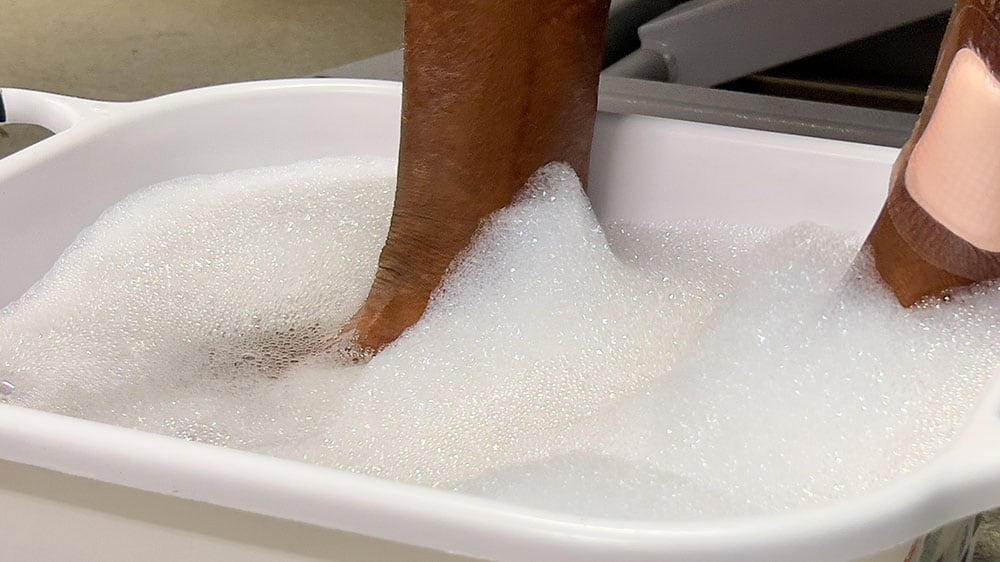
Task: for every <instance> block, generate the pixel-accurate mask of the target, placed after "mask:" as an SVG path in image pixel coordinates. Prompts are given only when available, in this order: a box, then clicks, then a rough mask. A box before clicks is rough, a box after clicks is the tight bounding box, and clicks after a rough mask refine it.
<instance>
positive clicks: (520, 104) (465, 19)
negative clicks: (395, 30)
mask: <svg viewBox="0 0 1000 562" xmlns="http://www.w3.org/2000/svg"><path fill="white" fill-rule="evenodd" d="M608 8H609V0H547V1H545V2H524V1H523V0H490V1H488V2H478V1H456V0H408V1H407V13H406V50H405V65H404V80H403V121H402V136H401V140H400V154H399V156H400V162H399V172H398V176H397V188H396V201H395V206H394V208H393V214H392V222H391V224H390V228H389V235H388V238H387V240H386V243H385V247H384V248H383V249H382V254H381V256H380V257H379V267H378V273H377V275H376V277H375V281H374V283H373V285H372V287H371V291H370V292H369V295H368V299H367V301H366V302H365V304H364V305H363V306H362V308H361V309H360V310H359V311H358V312H357V313H356V314H355V315H354V317H353V318H352V319H351V321H350V322H349V323H348V324H347V325H346V326H345V327H344V329H343V330H342V332H341V338H340V344H339V345H340V346H341V347H342V349H341V351H342V352H345V353H347V354H348V355H351V356H354V357H357V358H364V357H367V356H369V355H370V354H372V353H375V352H378V351H379V350H381V349H382V348H383V347H385V346H386V345H388V344H389V343H391V342H392V341H394V340H395V339H396V338H397V337H398V336H399V335H400V334H401V333H403V331H405V330H406V329H407V328H408V327H410V326H411V325H412V324H413V323H415V322H416V321H417V320H419V319H420V317H421V316H422V315H423V312H424V309H425V308H426V306H427V302H428V300H429V299H430V296H431V294H432V293H433V292H434V290H435V289H436V288H437V287H438V285H439V284H440V282H441V279H442V277H443V276H444V274H445V272H446V270H447V269H448V266H449V265H450V264H451V262H452V261H453V260H454V259H455V257H456V256H457V255H458V254H459V253H461V252H462V251H463V250H464V249H465V248H466V247H467V246H468V245H469V243H470V241H471V240H472V238H473V235H474V234H475V232H476V230H477V229H478V228H479V225H480V222H481V221H482V220H483V219H484V218H486V217H487V216H489V215H490V214H492V213H493V212H494V211H497V210H498V209H501V208H503V207H505V206H507V205H509V204H510V203H511V201H512V200H513V199H514V196H515V195H516V194H517V192H518V191H520V190H521V189H522V187H523V186H524V185H525V182H526V181H527V180H528V178H529V177H530V176H531V175H532V174H533V173H534V172H535V171H536V170H537V169H538V168H540V167H541V166H543V165H545V164H547V163H549V162H552V161H563V162H567V163H569V164H570V165H571V166H573V168H574V169H575V170H576V171H577V173H578V174H579V175H580V176H581V178H582V179H585V177H586V174H587V168H588V166H589V163H590V145H591V140H592V137H593V128H594V119H595V116H596V112H597V84H598V76H599V74H600V69H601V62H602V59H603V55H604V31H605V26H606V22H607V16H608Z"/></svg>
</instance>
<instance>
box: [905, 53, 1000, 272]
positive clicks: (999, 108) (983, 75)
mask: <svg viewBox="0 0 1000 562" xmlns="http://www.w3.org/2000/svg"><path fill="white" fill-rule="evenodd" d="M906 187H907V190H908V191H909V192H910V196H911V197H912V198H913V200H914V201H916V202H917V203H919V204H920V206H921V207H923V208H924V210H925V211H926V212H927V213H928V214H929V215H930V216H932V217H933V218H934V219H935V220H936V221H938V222H940V223H941V224H942V225H944V226H945V227H947V228H948V229H949V230H951V231H952V232H954V233H955V234H957V235H958V236H961V237H962V238H964V239H965V240H966V241H968V242H969V243H971V244H973V245H974V246H976V247H978V248H980V249H983V250H987V251H991V252H996V251H1000V82H998V81H997V79H996V77H994V76H993V73H992V72H991V71H990V69H989V68H988V67H987V66H986V63H985V62H983V60H982V59H981V58H980V57H979V56H978V55H977V54H976V53H975V52H973V51H972V50H971V49H968V48H966V49H962V50H960V51H959V52H958V53H957V54H956V55H955V59H954V60H953V62H952V64H951V67H950V68H949V70H948V76H947V78H946V79H945V84H944V88H943V89H942V91H941V97H940V99H939V100H938V103H937V107H936V108H935V110H934V114H933V116H932V117H931V120H930V123H929V124H928V125H927V129H926V130H925V131H924V134H923V136H922V137H921V138H920V140H919V141H918V142H917V145H916V147H915V148H914V150H913V154H912V155H911V156H910V161H909V164H908V165H907V168H906Z"/></svg>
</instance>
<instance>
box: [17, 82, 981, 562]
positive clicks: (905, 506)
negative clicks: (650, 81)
mask: <svg viewBox="0 0 1000 562" xmlns="http://www.w3.org/2000/svg"><path fill="white" fill-rule="evenodd" d="M0 95H2V98H3V103H4V107H5V109H6V113H7V117H8V120H9V121H21V122H31V123H36V124H41V125H43V126H46V127H48V128H50V129H52V130H54V131H56V132H57V134H56V135H54V136H53V137H51V138H49V139H47V140H44V141H42V142H41V143H39V144H37V145H34V146H32V147H30V148H28V149H25V150H23V151H22V152H19V153H16V154H13V155H11V156H9V157H7V158H5V159H3V160H0V306H3V305H4V304H6V303H8V302H10V301H12V300H14V299H15V298H17V297H18V296H19V295H20V294H21V293H22V292H23V291H24V290H25V289H27V288H28V287H29V286H30V285H31V284H32V283H33V282H34V281H36V280H37V279H39V278H40V277H41V276H42V275H43V274H44V273H45V272H46V271H47V270H48V268H49V267H50V266H51V265H52V263H53V262H54V260H55V259H56V258H57V257H58V256H59V254H60V253H61V252H62V250H63V249H64V248H65V247H66V246H67V245H68V244H69V243H70V242H71V241H72V240H73V239H74V237H75V236H76V234H77V233H78V232H79V231H80V230H81V229H82V228H84V227H85V226H87V225H88V224H90V223H92V222H93V221H94V220H95V219H96V218H97V217H98V215H99V214H100V213H101V211H102V210H104V209H105V208H107V207H108V206H110V205H112V204H114V203H115V202H116V201H118V200H120V199H121V198H122V197H123V196H125V195H126V194H128V193H129V192H131V191H133V190H135V189H138V188H141V187H143V186H146V185H149V184H152V183H155V182H158V181H161V180H165V179H168V178H173V177H177V176H181V175H187V174H193V173H209V172H221V171H227V170H233V169H238V168H249V167H258V166H263V165H271V164H281V163H290V162H294V161H298V160H303V159H308V158H318V157H321V156H325V155H330V154H374V155H382V156H393V155H394V154H395V151H396V145H397V142H398V119H399V106H400V87H399V85H398V84H396V83H388V82H372V81H359V80H325V79H309V80H287V81H271V82H258V83H247V84H237V85H228V86H221V87H214V88H207V89H201V90H193V91H188V92H182V93H178V94H173V95H169V96H165V97H161V98H155V99H151V100H147V101H142V102H135V103H122V104H117V103H103V102H92V101H86V100H78V99H73V98H65V97H60V96H55V95H51V94H43V93H39V92H29V91H23V90H12V89H5V90H3V91H2V93H0ZM895 155H896V151H895V150H893V149H889V148H884V147H875V146H867V145H857V144H851V143H845V142H838V141H828V140H820V139H812V138H802V137H795V136H790V135H782V134H776V133H766V132H759V131H749V130H742V129H733V128H727V127H720V126H713V125H704V124H694V123H687V122H680V121H672V120H667V119H658V118H649V117H642V116H627V115H601V116H600V118H599V121H598V126H597V132H596V140H595V144H594V159H593V168H592V170H591V176H590V177H591V187H590V193H591V197H592V199H593V200H594V204H595V208H596V209H597V211H598V212H599V214H600V215H601V216H602V218H604V219H631V220H640V221H671V220H677V219H690V218H709V217H711V218H716V219H719V218H722V219H725V220H729V221H732V222H737V223H743V224H752V225H769V226H785V225H791V224H794V223H797V222H800V221H803V220H811V221H814V222H817V223H820V224H825V225H829V226H833V227H837V228H841V229H852V230H855V231H857V232H859V233H864V232H867V230H868V229H869V227H870V225H871V223H872V222H873V220H874V218H875V216H876V214H877V212H878V209H879V207H880V205H881V203H882V200H883V198H884V195H885V191H886V186H887V185H888V174H889V169H890V166H891V163H892V161H893V159H894V157H895ZM970 400H975V401H976V402H977V403H978V404H980V407H979V409H978V410H977V411H976V412H975V414H974V415H973V416H972V417H971V418H970V422H969V424H968V426H967V427H966V428H965V430H964V431H963V432H961V434H960V435H959V436H958V437H957V438H956V440H955V441H954V443H953V444H952V445H951V446H950V448H949V450H947V451H945V452H944V454H942V455H940V456H939V457H938V458H936V459H935V460H934V461H932V462H930V463H929V464H928V465H927V466H926V467H924V468H923V469H921V470H919V471H917V472H915V473H913V474H911V475H909V476H907V477H905V478H903V479H901V480H899V481H898V482H895V483H893V484H892V485H890V486H888V487H886V488H884V489H882V490H880V491H878V492H876V493H872V494H871V495H868V496H865V497H858V498H853V499H849V500H846V501H842V502H839V503H835V504H830V505H827V506H822V507H817V508H810V509H804V510H800V511H796V512H793V513H788V514H782V515H775V516H769V517H760V518H747V519H737V520H710V521H703V522H671V521H649V522H639V523H636V522H617V521H605V520H596V519H589V518H582V517H576V516H570V515H564V514H557V513H548V512H542V511H536V510H531V509H525V508H522V507H519V506H516V505H508V504H503V503H499V502H494V501H489V500H485V499H481V498H474V497H469V496H463V495H460V494H456V493H450V492H444V491H438V490H433V489H425V488H419V487H414V486H409V485H403V484H397V483H393V482H389V481H385V480H381V479H378V478H372V477H364V476H357V475H351V474H346V473H342V472H338V471H334V470H330V469H326V468H321V467H316V466H310V465H305V464H301V463H296V462H293V461H288V460H282V459H277V458H271V457H266V456H262V455H257V454H251V453H246V452H242V451H236V450H228V449H222V448H216V447H212V446H208V445H203V444H198V443H192V442H187V441H183V440H179V439H173V438H169V437H164V436H158V435H151V434H146V433H141V432H137V431H132V430H127V429H122V428H118V427H112V426H107V425H103V424H98V423H92V422H88V421H83V420H78V419H72V418H67V417H62V416H59V415H54V414H49V413H45V412H39V411H31V410H25V409H21V408H16V407H13V406H4V405H0V559H5V560H6V559H10V560H69V559H83V558H80V557H79V554H80V553H81V552H86V556H85V558H86V559H93V560H103V561H111V560H178V559H187V560H213V561H221V560H241V561H243V560H260V561H263V560H268V561H270V560H275V561H277V560H292V561H294V560H390V559H394V560H400V559H405V560H441V559H450V557H449V556H448V555H446V554H444V553H455V554H458V555H463V556H469V557H476V558H487V559H498V560H540V561H546V562H549V561H551V560H578V561H587V560H618V561H640V560H643V561H644V560H650V561H652V560H656V561H666V560H699V561H711V560H740V561H761V562H765V561H766V562H780V561H789V562H799V561H802V560H811V561H826V560H829V561H834V560H837V561H841V560H850V559H855V558H859V557H862V556H868V555H871V554H873V553H877V552H880V551H883V550H885V549H890V548H892V547H894V545H898V544H900V543H904V541H907V540H909V539H912V538H913V537H916V536H919V535H921V534H923V533H926V532H928V531H930V530H932V529H934V528H936V527H938V526H940V525H942V524H945V523H948V522H950V521H953V520H955V519H958V518H960V517H963V516H966V515H970V514H973V513H976V512H978V511H981V510H984V509H988V508H991V507H994V506H997V505H1000V419H998V417H997V412H998V411H1000V385H998V384H993V385H991V387H990V388H989V389H988V391H987V392H986V393H985V394H984V395H983V396H980V397H970ZM67 475H69V476H67ZM150 492H152V493H150ZM904 548H905V547H904ZM11 553H13V556H11V557H8V556H10V555H11ZM898 554H899V550H898V549H897V551H895V555H898Z"/></svg>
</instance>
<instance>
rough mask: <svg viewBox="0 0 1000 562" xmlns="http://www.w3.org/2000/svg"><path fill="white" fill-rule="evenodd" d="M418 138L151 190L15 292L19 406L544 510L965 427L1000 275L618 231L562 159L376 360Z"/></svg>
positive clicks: (741, 482)
mask: <svg viewBox="0 0 1000 562" xmlns="http://www.w3.org/2000/svg"><path fill="white" fill-rule="evenodd" d="M394 173H395V165H394V162H391V161H388V160H374V159H325V160H320V161H313V162H304V163H300V164H296V165H292V166H285V167H275V168H266V169H260V170H250V171H242V172H233V173H230V174H225V175H219V176H196V177H191V178H182V179H178V180H174V181H170V182H166V183H164V184H160V185H157V186H154V187H151V188H148V189H145V190H142V191H140V192H138V193H137V194H135V195H133V196H131V197H129V198H128V199H126V200H125V201H123V202H122V203H120V204H119V205H117V206H116V207H114V208H113V209H111V210H109V211H108V212H107V213H106V214H105V215H104V216H103V217H102V218H101V219H100V220H99V221H98V223H97V224H96V225H95V226H93V227H91V228H90V229H89V230H87V231H86V232H85V233H84V234H82V235H81V237H80V238H79V239H78V241H77V242H76V243H74V244H73V246H72V247H71V248H70V249H69V250H68V251H67V252H66V253H65V254H64V255H63V257H62V258H61V259H60V260H59V262H58V263H57V264H56V266H55V267H54V268H53V270H52V272H50V273H49V274H48V275H47V276H46V278H45V279H44V280H43V281H41V282H40V283H38V284H37V285H36V286H35V287H33V288H32V289H31V290H30V291H29V292H28V293H27V294H26V295H25V296H24V297H22V298H21V299H20V300H19V301H17V302H15V303H13V304H12V305H10V306H8V307H7V308H5V309H3V310H2V311H0V379H4V380H5V381H6V382H7V383H8V385H9V386H5V387H4V388H6V389H7V390H8V391H9V392H6V393H5V394H6V395H5V397H6V399H7V400H8V402H9V403H12V404H17V405H22V406H28V407H34V408H40V409H44V410H49V411H54V412H59V413H64V414H68V415H72V416H78V417H84V418H88V419H93V420H97V421H103V422H108V423H113V424H118V425H123V426H127V427H133V428H138V429H142V430H146V431H151V432H156V433H163V434H167V435H174V436H177V437H181V438H184V439H191V440H197V441H202V442H206V443H212V444H217V445H222V446H228V447H236V448H241V449H247V450H251V451H257V452H261V453H266V454H271V455H276V456H280V457H285V458H290V459H295V460H300V461H305V462H310V463H317V464H321V465H326V466H330V467H334V468H339V469H343V470H348V471H352V472H357V473H364V474H371V475H376V476H381V477H384V478H390V479H394V480H399V481H403V482H410V483H415V484H421V485H426V486H435V487H439V488H444V489H453V490H458V491H462V492H465V493H470V494H477V495H483V496H487V497H491V498H497V499H500V500H504V501H510V502H514V503H517V504H522V505H527V506H531V507H539V508H545V509H551V510H556V511H568V512H573V513H577V514H581V515H591V516H599V517H615V518H629V519H646V518H677V519H700V518H710V517H718V516H730V515H735V516H738V515H754V514H760V513H771V512H777V511H782V510H788V509H793V508H798V507H802V506H806V505H814V504H818V503H824V502H829V501H833V500H836V499H840V498H845V497H852V496H856V495H859V494H862V493H864V492H866V491H868V490H871V489H875V488H878V487H880V486H884V485H885V484H886V483H887V482H890V481H892V480H894V479H896V478H898V477H899V476H901V475H903V474H905V473H907V472H910V471H912V470H914V469H915V468H917V467H919V466H921V465H922V464H924V463H926V462H927V461H928V460H929V459H930V458H931V457H933V456H934V455H935V454H937V453H939V452H940V451H941V449H942V448H943V447H944V446H945V445H947V443H948V442H949V440H950V439H951V438H952V437H953V436H954V435H955V434H956V432H957V431H958V429H959V428H961V426H962V424H963V421H964V419H965V417H966V415H967V414H968V413H969V411H970V410H971V409H972V408H973V407H974V406H975V404H976V402H977V397H978V396H979V394H980V391H981V389H982V387H983V386H984V384H985V383H986V382H987V381H988V380H989V379H990V377H991V374H992V367H991V365H993V364H995V362H996V361H997V360H998V359H1000V357H998V356H997V355H998V352H997V351H995V350H994V349H993V348H995V347H996V346H994V345H992V340H994V339H995V334H996V333H998V326H997V322H998V320H997V319H998V318H1000V315H998V314H997V313H998V308H1000V299H998V296H997V294H996V293H997V287H996V286H995V285H985V286H981V287H977V288H974V289H971V290H968V291H964V292H961V293H959V294H956V295H955V296H954V297H953V298H952V302H948V303H942V302H929V303H927V304H926V305H924V306H921V307H918V308H915V309H910V310H905V309H902V308H900V307H899V306H898V304H896V302H895V300H894V299H893V297H892V296H891V294H890V293H889V292H888V291H887V290H886V289H884V288H883V287H882V286H881V285H880V284H879V283H877V282H875V281H872V279H874V275H873V273H872V272H871V268H870V265H869V264H864V263H862V264H861V265H860V266H859V267H860V268H859V269H852V263H853V262H854V256H855V254H856V251H857V247H858V246H859V240H858V239H856V238H854V237H852V236H845V235H843V234H838V233H834V232H830V231H828V230H826V229H822V228H819V227H815V226H809V225H800V226H796V227H793V228H791V229H788V230H786V231H783V232H770V231H764V230H758V229H750V228H743V227H737V226H732V225H729V226H727V225H709V224H682V225H668V226H655V227H654V226H649V225H646V226H631V225H610V226H608V228H606V229H602V228H601V227H600V225H599V224H598V223H597V222H596V220H595V218H594V217H593V216H592V213H591V211H590V209H589V207H588V204H587V201H586V197H585V196H584V195H583V193H582V191H581V190H580V187H579V183H578V182H577V180H576V178H575V176H574V175H573V174H572V172H571V171H570V170H569V169H568V168H566V167H564V166H560V165H550V166H549V167H547V168H545V169H543V171H541V172H540V173H539V175H538V176H537V177H536V179H535V181H534V182H533V184H532V186H531V187H530V188H529V189H528V190H527V191H526V193H525V195H524V196H522V197H521V199H520V200H519V201H518V202H517V203H516V204H515V205H514V206H512V207H511V208H509V209H506V210H503V211H501V212H499V213H497V214H496V215H495V216H494V217H492V219H491V220H490V222H489V224H488V225H487V226H486V227H485V228H484V230H483V232H482V233H481V235H480V236H479V239H478V240H477V242H476V243H475V244H474V246H473V248H471V249H470V250H469V251H468V252H467V253H466V254H465V255H464V256H463V257H462V258H461V259H460V260H459V262H458V265H457V266H456V267H455V268H454V270H453V271H452V272H451V274H450V276H449V278H448V280H447V282H446V283H445V285H444V287H443V288H442V289H441V290H439V291H438V293H437V294H436V295H435V297H434V299H433V302H432V304H431V306H430V308H429V309H428V311H427V313H426V314H425V316H424V318H423V319H422V320H421V321H420V322H419V323H418V324H417V325H415V326H414V327H413V328H412V329H410V330H409V331H408V332H406V333H405V334H404V335H403V336H402V337H401V338H400V339H399V340H398V341H397V342H396V343H394V344H393V345H391V346H390V347H388V348H387V349H385V350H384V351H383V352H382V353H381V354H379V355H378V356H376V357H374V358H373V359H372V360H371V361H370V362H369V363H368V364H366V365H345V364H344V363H343V361H338V358H337V357H332V356H329V355H325V354H324V349H325V348H326V347H327V344H328V342H329V340H330V338H331V337H332V336H333V335H335V334H336V333H337V332H338V330H339V327H340V326H341V325H342V324H343V323H344V322H346V320H347V319H348V318H349V317H350V316H351V314H352V313H353V312H354V311H355V310H356V309H357V308H358V307H359V306H360V304H361V303H362V301H363V299H364V297H365V295H366V293H367V288H368V285H369V283H370V281H371V278H372V276H373V275H374V271H375V264H376V261H377V256H378V251H379V249H380V245H381V242H382V240H383V239H384V237H385V233H386V230H387V228H388V217H389V214H390V212H391V206H392V194H393V183H394Z"/></svg>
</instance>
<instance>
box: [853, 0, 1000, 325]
mask: <svg viewBox="0 0 1000 562" xmlns="http://www.w3.org/2000/svg"><path fill="white" fill-rule="evenodd" d="M998 24H1000V3H998V2H997V1H996V0H960V1H959V2H958V3H957V5H956V7H955V11H954V12H953V14H952V19H951V22H950V24H949V26H948V32H947V34H946V35H945V39H944V42H943V43H942V46H941V52H940V55H939V58H938V65H937V68H936V70H935V73H934V79H933V81H932V82H931V86H930V89H929V93H928V97H927V100H926V101H925V103H924V109H923V112H922V113H921V115H920V119H919V121H918V122H917V126H916V129H915V130H914V132H913V136H912V137H911V138H910V140H909V142H907V144H906V146H904V147H903V151H902V152H901V153H900V156H899V158H898V160H897V161H896V165H895V167H894V169H893V176H892V180H891V188H890V193H889V198H888V200H887V201H886V204H885V207H884V208H883V210H882V214H881V215H880V216H879V219H878V222H877V223H876V224H875V228H874V229H873V230H872V233H871V234H870V235H869V238H868V244H869V245H870V247H871V249H872V251H873V253H874V256H875V264H876V267H877V268H878V271H879V274H880V275H881V276H882V278H883V279H884V280H885V281H886V282H887V283H888V284H889V286H890V287H891V288H892V289H893V291H894V292H895V293H896V297H897V298H898V299H899V302H900V303H901V304H903V305H904V306H910V305H912V304H914V303H915V302H917V301H919V300H920V299H921V298H923V297H925V296H936V295H941V294H944V293H946V292H947V291H948V290H949V289H952V288H954V287H959V286H963V285H968V284H971V283H975V282H979V281H984V280H989V279H994V278H997V277H1000V253H998V251H1000V81H998V79H997V76H996V74H997V71H998V70H1000V28H998V27H997V26H998Z"/></svg>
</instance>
